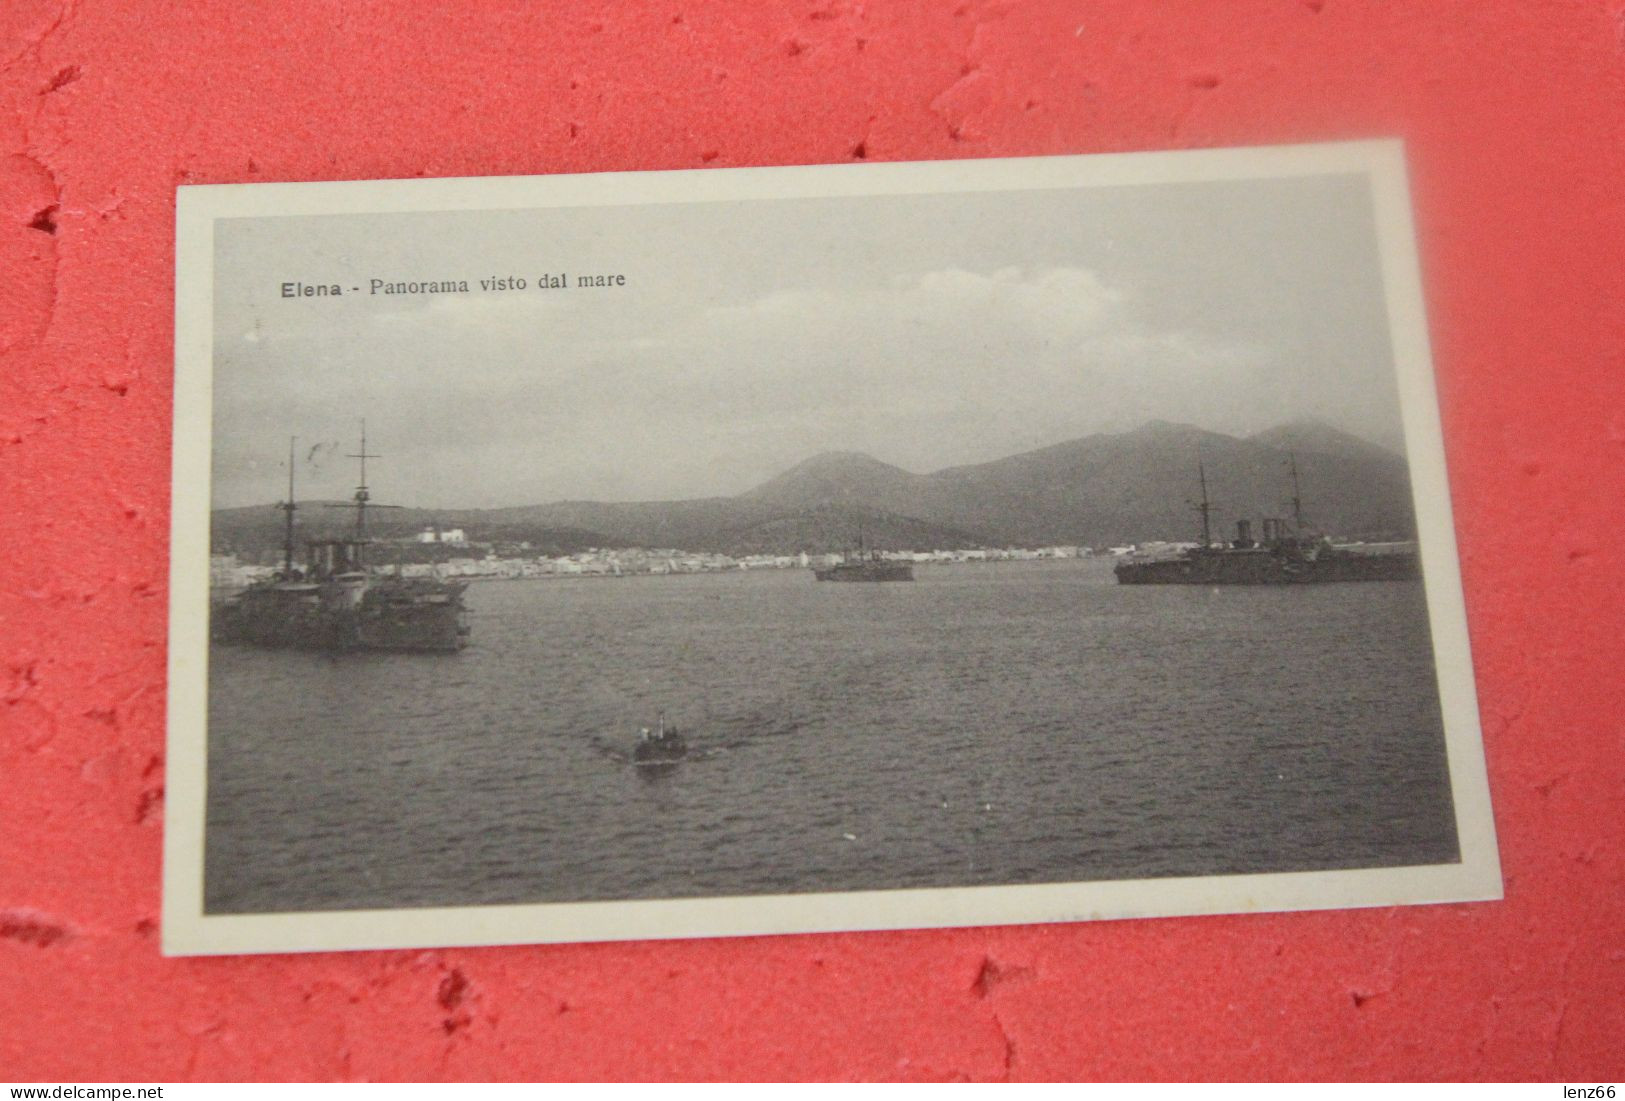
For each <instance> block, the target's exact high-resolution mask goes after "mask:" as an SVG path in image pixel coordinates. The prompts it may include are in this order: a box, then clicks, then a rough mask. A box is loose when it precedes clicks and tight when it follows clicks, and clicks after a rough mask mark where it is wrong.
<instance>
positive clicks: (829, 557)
mask: <svg viewBox="0 0 1625 1101" xmlns="http://www.w3.org/2000/svg"><path fill="white" fill-rule="evenodd" d="M1113 549H1114V550H1115V549H1117V548H1113ZM1123 549H1124V550H1126V549H1127V548H1123ZM877 553H879V555H880V557H882V558H883V559H886V560H889V561H897V562H907V563H910V564H913V565H921V566H929V565H948V564H953V563H965V562H1000V561H1034V560H1040V559H1061V558H1087V557H1089V556H1091V555H1092V554H1094V553H1095V552H1094V551H1093V550H1092V549H1091V548H1089V547H1079V546H1051V547H1038V548H1030V547H979V548H969V549H967V548H954V549H946V550H945V549H933V550H890V551H880V552H877ZM254 557H257V556H254ZM842 557H843V556H842V555H839V554H808V553H806V552H802V553H799V554H747V555H728V554H719V553H715V552H707V551H692V550H681V549H677V548H671V547H666V548H650V547H614V548H610V547H591V548H588V549H586V550H583V551H581V552H578V553H575V554H568V555H547V554H542V553H538V552H537V551H536V550H535V549H534V548H532V547H531V546H530V545H529V544H527V543H523V542H521V543H485V542H478V541H473V540H470V539H468V538H467V536H466V535H465V533H464V532H463V531H462V530H461V529H456V528H452V529H444V530H443V529H439V528H429V529H425V530H424V531H422V532H419V533H418V534H417V535H415V536H412V537H410V538H407V539H377V540H375V541H374V548H373V553H372V555H371V558H372V559H373V562H374V564H375V565H378V566H383V567H386V568H388V569H389V570H390V572H398V573H399V575H400V576H402V577H408V578H413V577H417V578H431V577H432V578H448V579H449V578H456V579H459V580H464V581H498V580H515V579H524V578H533V579H547V578H572V577H632V576H640V575H672V574H692V573H721V572H726V571H737V570H787V569H818V568H821V567H825V566H828V565H831V564H833V563H836V562H839V561H841V560H842ZM414 558H428V559H429V560H428V561H413V560H411V559H414ZM278 568H279V566H278V564H277V563H276V562H273V561H257V560H245V556H242V555H239V554H214V555H211V556H210V559H209V581H210V584H211V586H212V587H214V588H217V589H235V588H242V587H245V586H248V585H252V584H254V583H256V582H259V581H266V580H269V579H270V578H272V577H273V576H274V575H275V574H276V572H277V570H278Z"/></svg>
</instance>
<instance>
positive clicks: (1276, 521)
mask: <svg viewBox="0 0 1625 1101" xmlns="http://www.w3.org/2000/svg"><path fill="white" fill-rule="evenodd" d="M1285 538H1286V521H1285V520H1282V519H1280V518H1279V517H1275V516H1272V517H1269V518H1268V519H1266V520H1265V521H1264V542H1266V543H1275V542H1278V541H1280V540H1282V539H1285Z"/></svg>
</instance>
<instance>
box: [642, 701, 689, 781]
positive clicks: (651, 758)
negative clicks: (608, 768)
mask: <svg viewBox="0 0 1625 1101" xmlns="http://www.w3.org/2000/svg"><path fill="white" fill-rule="evenodd" d="M687 756H688V742H687V741H685V740H684V738H683V736H682V734H680V733H678V730H677V728H676V727H675V726H670V727H668V726H667V725H666V713H665V712H664V711H662V712H661V713H660V722H659V724H658V726H657V727H656V729H654V730H650V729H649V728H648V727H644V728H643V730H642V732H641V733H640V734H639V735H638V744H637V745H635V746H633V747H632V763H633V764H635V765H638V766H639V767H653V766H659V765H674V764H676V763H677V762H678V761H681V760H682V759H683V758H685V757H687Z"/></svg>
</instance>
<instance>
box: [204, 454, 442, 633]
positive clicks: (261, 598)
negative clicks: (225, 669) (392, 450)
mask: <svg viewBox="0 0 1625 1101" xmlns="http://www.w3.org/2000/svg"><path fill="white" fill-rule="evenodd" d="M347 457H348V458H353V459H359V460H360V461H361V481H360V484H359V485H357V486H356V491H355V495H354V496H353V497H352V498H351V500H350V501H348V502H346V503H345V504H341V505H333V506H330V507H334V508H348V509H352V510H354V512H355V527H354V530H353V532H352V534H350V535H348V536H343V537H339V538H323V539H311V540H307V541H306V544H305V561H304V563H303V565H300V564H298V563H296V562H295V560H294V559H295V544H294V512H295V511H296V510H297V509H298V507H299V506H298V505H297V504H296V503H295V501H294V486H293V468H294V453H293V441H292V440H290V441H289V446H288V499H287V500H286V501H284V502H282V503H281V504H279V505H277V506H276V507H277V508H278V509H281V510H282V512H283V513H284V515H285V521H284V529H283V530H284V537H283V545H282V568H281V569H280V570H279V571H278V572H277V573H276V574H274V575H273V576H272V577H271V578H269V579H268V580H265V581H261V582H258V583H256V584H253V585H250V586H248V587H247V588H246V589H244V590H242V591H241V592H239V593H237V594H236V595H234V596H232V597H230V598H228V599H227V600H225V601H223V602H222V603H220V604H218V605H217V606H216V607H215V608H214V610H213V613H212V618H211V621H210V633H211V635H212V637H213V638H214V639H215V640H216V641H218V642H226V643H243V644H247V645H252V646H269V647H287V648H293V649H303V650H330V651H346V650H394V651H409V652H418V653H455V652H456V651H458V650H461V649H462V648H463V647H465V646H467V645H468V638H469V627H468V621H467V609H466V608H464V606H463V590H464V589H465V588H467V583H466V582H450V581H442V580H440V579H438V578H408V577H401V576H399V575H398V574H393V575H392V574H389V573H386V572H383V571H381V570H378V569H375V568H372V567H370V566H369V565H368V564H367V560H366V554H367V547H368V546H369V545H370V544H371V542H372V540H371V539H369V538H368V535H367V510H368V509H369V508H392V507H396V506H391V505H378V504H374V503H372V497H371V494H370V493H369V491H368V489H367V460H368V459H376V458H380V457H381V456H378V455H369V454H368V453H367V431H366V427H365V422H363V426H362V429H361V450H360V453H359V454H356V455H350V456H347Z"/></svg>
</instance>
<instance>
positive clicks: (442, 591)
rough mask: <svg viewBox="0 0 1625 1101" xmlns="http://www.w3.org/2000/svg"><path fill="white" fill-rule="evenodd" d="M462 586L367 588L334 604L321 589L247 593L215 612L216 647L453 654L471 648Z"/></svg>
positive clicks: (290, 587) (304, 587) (280, 588)
mask: <svg viewBox="0 0 1625 1101" xmlns="http://www.w3.org/2000/svg"><path fill="white" fill-rule="evenodd" d="M461 593H462V589H461V587H460V586H422V585H419V586H413V587H406V586H392V585H389V584H383V585H379V586H377V587H374V588H369V589H367V590H365V591H364V592H362V593H360V594H359V599H355V600H342V599H335V593H334V591H333V590H332V589H331V588H330V587H327V586H320V585H299V584H292V585H287V584H284V585H270V586H266V587H264V588H261V589H258V590H254V589H251V590H248V591H246V592H244V593H242V594H240V595H239V596H238V597H236V598H235V599H234V600H232V601H228V602H226V603H224V604H222V605H219V606H217V607H216V608H215V609H214V612H213V621H212V623H211V633H212V635H213V637H214V639H215V640H216V641H218V642H225V643H237V644H242V645H248V646H262V647H267V648H275V649H295V650H326V651H339V652H343V651H371V650H377V651H392V652H398V653H433V654H449V653H456V652H457V651H459V650H461V649H463V648H464V647H465V646H467V645H468V636H469V628H468V621H467V611H466V609H465V608H464V607H463V603H462V597H461Z"/></svg>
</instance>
